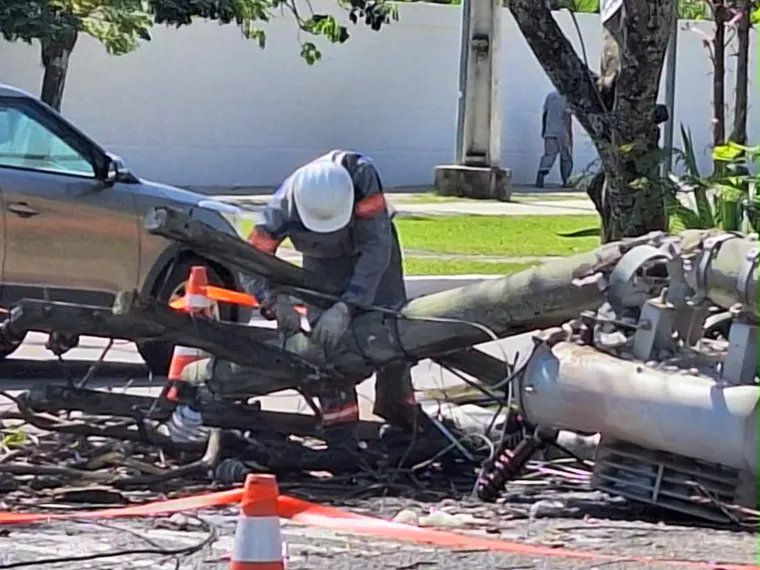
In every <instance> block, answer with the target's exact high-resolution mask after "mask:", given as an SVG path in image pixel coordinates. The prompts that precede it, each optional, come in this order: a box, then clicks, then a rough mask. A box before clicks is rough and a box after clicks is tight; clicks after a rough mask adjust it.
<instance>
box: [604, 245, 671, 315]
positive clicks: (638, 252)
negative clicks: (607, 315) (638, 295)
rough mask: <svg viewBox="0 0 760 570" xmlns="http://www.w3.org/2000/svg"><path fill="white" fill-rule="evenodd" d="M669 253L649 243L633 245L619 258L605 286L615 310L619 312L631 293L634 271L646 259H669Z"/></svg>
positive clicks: (639, 267)
mask: <svg viewBox="0 0 760 570" xmlns="http://www.w3.org/2000/svg"><path fill="white" fill-rule="evenodd" d="M670 259H671V257H670V255H669V254H668V253H667V252H665V251H663V250H661V249H658V248H656V247H653V246H651V245H640V246H638V247H634V248H633V249H631V250H630V251H629V252H628V253H626V254H625V255H624V256H623V257H621V258H620V261H618V263H617V265H615V269H613V270H612V273H611V274H610V279H609V285H608V286H607V299H608V301H609V303H610V305H611V306H612V307H613V308H614V310H615V311H616V312H619V311H620V310H621V309H622V308H623V306H624V304H625V301H626V299H627V298H628V297H629V296H630V295H631V293H632V290H631V289H632V287H631V281H632V280H633V277H634V276H635V275H636V272H637V271H638V270H639V269H641V267H642V266H643V265H644V264H645V263H646V262H647V261H653V260H663V261H668V260H670Z"/></svg>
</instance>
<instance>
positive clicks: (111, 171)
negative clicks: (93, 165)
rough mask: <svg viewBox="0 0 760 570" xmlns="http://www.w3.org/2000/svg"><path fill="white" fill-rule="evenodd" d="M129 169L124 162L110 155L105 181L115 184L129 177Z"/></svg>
mask: <svg viewBox="0 0 760 570" xmlns="http://www.w3.org/2000/svg"><path fill="white" fill-rule="evenodd" d="M129 174H130V172H129V169H128V168H127V167H126V165H125V164H124V161H123V160H122V159H121V158H119V157H118V156H116V155H112V154H109V155H108V162H107V164H106V171H105V179H104V181H105V182H106V183H107V184H115V183H116V182H119V181H121V180H124V179H125V178H128V177H129Z"/></svg>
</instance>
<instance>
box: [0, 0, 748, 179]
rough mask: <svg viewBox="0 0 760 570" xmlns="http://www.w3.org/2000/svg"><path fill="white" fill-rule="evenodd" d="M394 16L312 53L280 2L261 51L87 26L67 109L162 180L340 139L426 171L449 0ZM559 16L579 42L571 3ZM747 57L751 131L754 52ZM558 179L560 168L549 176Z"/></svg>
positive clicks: (694, 45) (437, 157) (586, 33)
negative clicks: (101, 41) (113, 41)
mask: <svg viewBox="0 0 760 570" xmlns="http://www.w3.org/2000/svg"><path fill="white" fill-rule="evenodd" d="M313 4H314V5H315V9H319V8H321V7H325V6H334V3H332V2H330V1H329V0H313ZM400 16H401V19H400V22H398V23H394V24H393V25H391V26H388V27H387V28H386V29H384V30H383V31H382V32H381V33H374V32H370V31H368V30H367V29H365V28H363V27H362V28H355V31H354V32H353V37H352V38H351V40H350V41H349V43H348V44H346V45H344V46H326V47H325V48H324V59H323V60H322V61H321V62H320V63H318V64H317V65H315V66H313V67H309V66H307V65H306V64H305V63H304V62H303V61H302V60H301V59H300V57H299V46H298V44H297V40H296V32H295V28H294V27H293V25H292V22H289V21H287V19H285V18H281V19H277V20H274V21H272V22H271V24H269V25H268V27H267V31H268V34H269V41H268V46H267V48H266V50H263V51H262V50H260V49H259V48H258V47H257V46H256V45H254V43H253V42H248V41H246V40H244V39H243V38H242V37H241V35H240V33H239V31H238V30H237V28H235V27H234V26H225V27H221V26H218V25H216V24H213V23H202V22H199V23H197V24H193V25H192V26H191V27H188V28H183V29H181V30H174V29H167V28H156V29H155V30H154V34H153V41H152V42H150V43H146V44H143V46H142V47H141V48H140V49H139V50H137V51H136V52H135V53H132V54H130V55H127V56H123V57H111V56H108V55H107V54H106V53H105V51H104V50H103V48H102V47H101V46H100V45H98V44H97V43H95V42H94V41H92V40H91V39H89V38H82V39H81V40H80V42H79V44H78V45H77V47H76V49H75V52H74V55H73V57H72V63H71V69H70V71H69V75H68V80H67V84H66V96H65V100H64V108H63V112H64V114H65V115H67V116H68V117H70V118H71V119H72V120H74V121H75V122H76V123H77V124H79V125H80V126H81V127H82V128H83V129H84V130H85V131H87V132H89V133H91V134H92V136H94V137H95V138H97V139H98V140H99V141H101V142H102V143H103V144H105V145H106V146H108V147H109V148H110V149H111V150H112V151H113V152H116V153H117V154H120V155H121V156H122V157H123V158H124V159H125V160H126V161H127V164H128V165H129V166H130V167H131V168H132V169H133V170H134V171H135V172H136V173H138V174H139V175H141V176H144V177H148V178H153V179H156V180H160V181H163V182H167V183H173V184H180V185H222V186H238V185H242V186H258V185H262V186H267V185H274V184H276V183H277V182H278V181H279V180H280V179H282V178H283V177H284V176H285V175H287V173H288V172H289V171H290V170H292V169H293V168H294V167H296V166H297V165H299V164H300V163H302V162H303V161H305V160H307V159H309V158H310V157H314V156H316V155H318V154H320V153H323V152H325V151H327V150H329V149H331V148H336V147H342V148H354V149H359V150H362V151H363V152H365V153H367V154H370V155H371V156H373V157H374V158H375V160H376V162H377V163H378V164H379V167H380V168H381V172H382V174H383V177H384V179H385V182H386V185H388V186H410V185H429V184H430V183H431V182H432V177H433V168H434V167H435V165H436V164H442V163H448V162H450V161H451V160H452V157H453V147H454V139H455V125H456V107H457V85H458V84H457V73H458V52H459V10H458V9H457V8H455V7H447V6H434V5H424V4H412V5H403V6H402V7H401V10H400ZM556 17H557V19H558V21H559V22H560V23H561V25H562V28H563V29H564V30H565V33H566V34H567V36H568V37H569V38H571V40H572V41H573V43H574V44H575V45H576V48H577V49H578V51H579V53H580V41H579V38H578V35H577V33H576V31H575V28H574V26H573V23H572V21H571V19H570V17H569V15H568V14H567V13H558V14H557V16H556ZM577 17H578V21H579V23H580V28H581V31H582V34H583V41H584V43H585V50H586V53H587V56H588V59H589V62H590V64H591V66H592V68H598V62H599V53H600V43H601V42H600V23H599V19H598V17H597V16H595V15H584V14H580V15H578V16H577ZM502 41H503V46H502V48H503V49H502V62H501V71H502V76H501V92H502V102H503V105H504V112H503V142H502V164H503V165H504V166H505V167H508V168H511V169H512V171H513V175H514V182H515V183H516V184H531V183H532V181H533V179H534V176H535V169H536V166H537V162H538V159H539V156H540V153H541V148H542V147H541V140H540V137H539V129H540V111H541V105H542V101H543V97H544V96H545V94H546V93H547V91H548V90H549V89H551V84H550V82H549V80H548V79H547V77H546V76H545V74H544V72H543V70H542V69H541V67H540V66H539V64H538V62H537V61H536V59H535V57H534V56H533V54H532V53H531V52H530V50H529V48H528V46H527V44H526V43H525V41H524V39H523V38H522V36H521V35H520V32H519V30H518V29H517V26H516V25H515V23H514V21H513V20H512V17H511V16H510V15H509V13H508V12H507V11H505V12H504V19H503V30H502ZM753 41H755V46H754V47H753V50H752V52H753V53H757V48H756V45H757V43H756V42H757V40H756V38H755V39H754V40H753ZM700 42H701V38H700V37H699V36H698V35H697V34H695V33H693V32H684V33H682V34H681V36H680V41H679V58H678V85H677V88H678V98H677V103H676V121H677V123H678V122H683V123H686V124H688V125H689V126H690V127H691V129H692V131H693V134H694V136H695V139H696V146H697V148H698V150H699V151H700V153H701V156H702V159H703V164H704V166H705V167H707V165H708V162H709V160H708V159H709V149H708V145H709V141H710V135H709V126H710V116H711V115H710V99H711V96H710V93H711V88H710V85H711V76H710V64H709V61H708V59H707V56H706V53H705V50H704V48H703V47H702V46H701V44H700ZM729 65H733V62H731V63H730V64H729ZM752 69H753V70H755V72H754V77H753V78H752V83H753V85H752V89H753V97H752V98H751V99H752V100H753V101H754V102H755V107H754V109H753V111H752V113H751V116H752V117H753V118H755V120H754V121H753V125H752V127H751V134H752V136H753V140H755V141H757V140H758V139H760V128H759V126H758V121H757V119H756V118H757V117H758V112H760V111H758V108H757V107H758V105H759V104H760V102H759V101H758V95H757V94H758V88H757V86H756V83H757V71H756V70H757V63H756V62H753V65H752ZM40 78H41V68H40V65H39V52H38V48H37V47H36V46H27V45H24V44H3V45H2V46H1V47H0V81H2V82H4V83H9V84H13V85H17V86H20V87H22V88H24V89H27V90H29V91H30V92H32V93H35V94H37V93H38V92H39V85H40ZM732 83H733V79H732V78H729V81H728V84H729V85H732ZM728 99H729V100H731V97H730V96H729V97H728ZM576 131H577V132H576V148H575V155H576V164H577V165H578V166H577V167H578V168H583V167H584V166H586V165H587V164H588V163H590V162H592V161H593V160H594V158H595V153H594V150H593V148H592V147H591V145H590V143H589V141H588V139H587V138H586V137H585V134H583V133H582V131H581V130H580V128H579V127H578V126H577V125H576ZM677 140H678V139H677ZM557 179H558V176H557V174H556V173H555V174H553V177H552V179H550V181H556V180H557Z"/></svg>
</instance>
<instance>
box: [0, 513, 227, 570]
mask: <svg viewBox="0 0 760 570" xmlns="http://www.w3.org/2000/svg"><path fill="white" fill-rule="evenodd" d="M185 516H187V517H188V518H191V519H194V520H196V521H198V523H199V525H200V526H201V527H202V529H203V530H204V531H205V532H206V536H205V537H204V538H203V540H201V541H199V542H197V543H195V544H191V545H190V546H183V547H180V548H162V547H156V546H152V547H151V548H133V549H123V550H112V551H110V552H99V553H96V554H84V555H81V556H57V557H52V556H51V557H50V558H38V559H37V560H24V561H19V562H8V563H5V564H0V570H9V569H11V568H29V567H31V566H45V567H47V566H48V565H51V564H63V563H67V562H89V561H92V560H102V559H105V558H117V557H121V556H140V555H146V554H148V555H150V554H154V555H157V556H166V557H168V558H174V557H177V556H189V555H190V554H195V553H196V552H200V551H201V550H203V549H204V548H206V547H207V546H209V545H210V544H212V543H213V542H214V541H216V539H217V532H216V527H215V526H214V525H213V524H211V523H210V522H208V521H206V520H204V519H202V518H200V517H196V516H193V515H189V514H186V515H185Z"/></svg>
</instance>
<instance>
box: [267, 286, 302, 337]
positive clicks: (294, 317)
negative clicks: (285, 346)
mask: <svg viewBox="0 0 760 570" xmlns="http://www.w3.org/2000/svg"><path fill="white" fill-rule="evenodd" d="M297 305H298V300H297V299H296V298H295V297H291V296H290V295H285V294H283V293H280V294H278V295H277V296H276V297H275V302H274V310H275V318H276V319H277V330H278V331H280V332H281V333H283V334H286V335H287V334H293V333H296V332H298V331H299V330H301V315H299V314H298V312H297V311H296V306H297Z"/></svg>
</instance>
